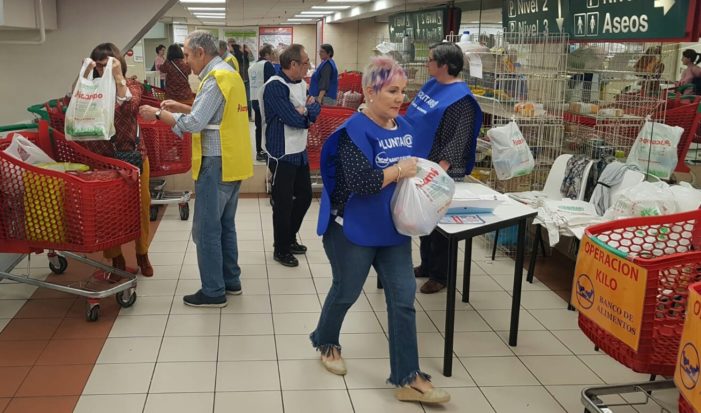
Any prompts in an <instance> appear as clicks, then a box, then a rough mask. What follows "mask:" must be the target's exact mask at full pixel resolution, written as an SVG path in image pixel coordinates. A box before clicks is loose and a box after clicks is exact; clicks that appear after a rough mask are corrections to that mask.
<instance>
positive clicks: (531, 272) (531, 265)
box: [526, 224, 545, 283]
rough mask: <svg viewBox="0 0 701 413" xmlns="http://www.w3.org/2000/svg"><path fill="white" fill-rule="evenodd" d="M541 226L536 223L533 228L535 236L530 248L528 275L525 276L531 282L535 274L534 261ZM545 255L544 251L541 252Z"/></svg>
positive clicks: (536, 256) (536, 254)
mask: <svg viewBox="0 0 701 413" xmlns="http://www.w3.org/2000/svg"><path fill="white" fill-rule="evenodd" d="M540 231H541V226H540V225H538V224H536V228H535V238H533V248H531V261H530V262H529V263H528V275H527V276H526V281H528V282H529V283H533V277H534V276H535V263H536V258H538V242H539V241H540V240H541V235H540ZM543 256H545V253H543Z"/></svg>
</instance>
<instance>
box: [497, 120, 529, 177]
mask: <svg viewBox="0 0 701 413" xmlns="http://www.w3.org/2000/svg"><path fill="white" fill-rule="evenodd" d="M487 137H489V140H490V142H491V144H492V163H493V164H494V170H495V171H496V173H497V178H498V179H500V180H505V179H511V178H515V177H517V176H523V175H528V174H530V173H531V172H532V171H533V168H534V167H535V161H534V160H533V154H532V153H531V150H530V149H529V148H528V144H527V143H526V139H525V138H524V137H523V134H522V133H521V130H520V129H519V128H518V125H517V124H516V122H514V121H511V122H509V123H508V124H507V125H504V126H499V127H496V128H492V129H490V130H489V131H487Z"/></svg>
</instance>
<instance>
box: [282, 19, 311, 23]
mask: <svg viewBox="0 0 701 413" xmlns="http://www.w3.org/2000/svg"><path fill="white" fill-rule="evenodd" d="M313 20H314V19H287V21H288V22H310V21H313Z"/></svg>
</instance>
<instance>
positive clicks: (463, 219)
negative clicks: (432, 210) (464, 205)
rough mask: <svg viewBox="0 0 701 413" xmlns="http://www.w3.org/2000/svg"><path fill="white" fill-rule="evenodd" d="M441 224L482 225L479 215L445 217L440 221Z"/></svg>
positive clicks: (482, 221)
mask: <svg viewBox="0 0 701 413" xmlns="http://www.w3.org/2000/svg"><path fill="white" fill-rule="evenodd" d="M440 223H441V224H484V220H483V219H482V218H481V217H480V216H479V215H463V214H461V215H446V216H444V217H443V218H441V220H440Z"/></svg>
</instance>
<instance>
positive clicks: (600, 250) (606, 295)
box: [571, 210, 701, 376]
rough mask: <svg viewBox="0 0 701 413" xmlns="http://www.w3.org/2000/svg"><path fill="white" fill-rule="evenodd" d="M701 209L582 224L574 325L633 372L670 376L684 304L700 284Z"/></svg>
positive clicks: (574, 283)
mask: <svg viewBox="0 0 701 413" xmlns="http://www.w3.org/2000/svg"><path fill="white" fill-rule="evenodd" d="M700 226H701V210H694V211H690V212H684V213H680V214H674V215H666V216H652V217H638V218H629V219H622V220H617V221H612V222H606V223H603V224H599V225H594V226H591V227H589V228H587V230H586V233H585V236H584V239H583V240H582V243H581V245H580V249H579V254H578V256H577V266H576V269H575V274H574V281H573V286H574V287H573V291H572V301H571V302H572V303H573V304H575V307H577V308H578V310H579V327H580V328H581V329H582V331H583V332H584V333H585V334H586V335H587V336H588V337H589V338H590V339H591V340H592V341H593V342H594V343H595V344H596V346H598V347H599V348H600V349H601V350H603V351H604V352H606V353H607V354H608V355H610V356H611V357H613V358H614V359H616V360H618V361H619V362H620V363H622V364H624V365H625V366H627V367H629V368H631V369H633V370H634V371H636V372H638V373H647V374H656V375H664V376H671V375H673V374H674V368H675V366H676V356H677V349H678V347H679V341H680V338H681V332H682V327H683V323H684V315H685V312H686V308H687V297H688V290H687V287H688V286H689V285H690V284H692V283H694V282H697V281H701V251H699V246H700V245H701V228H700Z"/></svg>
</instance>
